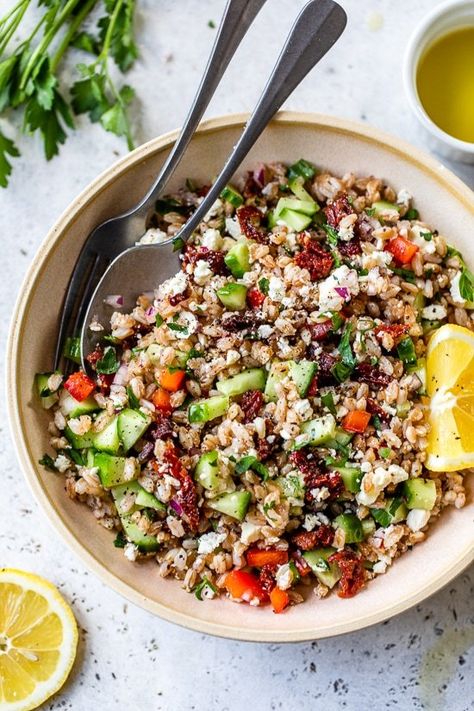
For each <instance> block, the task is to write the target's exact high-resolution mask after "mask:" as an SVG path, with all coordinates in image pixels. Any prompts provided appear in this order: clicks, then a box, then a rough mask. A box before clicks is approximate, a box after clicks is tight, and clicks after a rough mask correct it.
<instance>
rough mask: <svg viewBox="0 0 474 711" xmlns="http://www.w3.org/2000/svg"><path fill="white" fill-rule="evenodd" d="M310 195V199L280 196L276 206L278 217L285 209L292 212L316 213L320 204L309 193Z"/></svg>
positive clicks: (310, 214) (309, 214)
mask: <svg viewBox="0 0 474 711" xmlns="http://www.w3.org/2000/svg"><path fill="white" fill-rule="evenodd" d="M305 192H306V191H305ZM308 197H309V200H299V199H298V198H295V197H294V198H291V197H287V198H280V199H279V200H278V203H277V206H276V208H275V217H276V219H277V220H279V219H280V217H281V214H282V213H283V211H284V210H289V211H290V212H298V213H302V214H303V215H308V216H312V215H314V214H315V213H316V212H317V211H318V206H317V205H316V203H315V202H314V200H313V199H312V198H311V197H310V196H309V195H308Z"/></svg>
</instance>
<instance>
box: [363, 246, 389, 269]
mask: <svg viewBox="0 0 474 711" xmlns="http://www.w3.org/2000/svg"><path fill="white" fill-rule="evenodd" d="M392 259H393V255H392V254H391V253H390V252H383V251H380V250H377V249H376V250H374V251H373V252H369V253H368V254H363V255H362V256H361V266H362V269H373V268H374V267H382V269H383V268H384V267H386V266H387V264H390V262H391V261H392Z"/></svg>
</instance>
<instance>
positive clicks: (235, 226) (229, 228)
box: [225, 217, 242, 239]
mask: <svg viewBox="0 0 474 711" xmlns="http://www.w3.org/2000/svg"><path fill="white" fill-rule="evenodd" d="M225 229H226V232H228V233H229V234H230V236H231V237H233V238H234V239H239V237H242V233H241V230H240V225H239V223H238V221H237V218H235V217H234V218H233V217H226V218H225Z"/></svg>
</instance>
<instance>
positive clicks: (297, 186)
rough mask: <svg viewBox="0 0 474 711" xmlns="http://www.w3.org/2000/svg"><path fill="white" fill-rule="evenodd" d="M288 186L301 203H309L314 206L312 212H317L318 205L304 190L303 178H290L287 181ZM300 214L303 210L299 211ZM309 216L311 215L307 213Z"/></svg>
mask: <svg viewBox="0 0 474 711" xmlns="http://www.w3.org/2000/svg"><path fill="white" fill-rule="evenodd" d="M288 186H289V188H290V190H291V192H292V193H294V195H296V197H297V198H298V199H299V200H302V201H303V202H309V203H312V204H313V205H314V212H317V211H318V210H319V205H318V203H317V202H316V201H315V200H314V199H313V198H312V197H311V195H310V194H309V193H308V191H307V190H305V188H304V179H303V178H297V177H295V178H292V179H291V180H289V181H288ZM300 212H303V210H300ZM308 214H311V213H308ZM313 214H314V213H313Z"/></svg>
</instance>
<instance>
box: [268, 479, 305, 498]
mask: <svg viewBox="0 0 474 711" xmlns="http://www.w3.org/2000/svg"><path fill="white" fill-rule="evenodd" d="M275 483H276V484H278V486H279V487H280V489H281V491H282V494H283V496H284V497H285V498H286V499H297V500H304V495H305V485H304V476H303V474H301V473H300V472H298V473H290V474H286V476H279V477H277V479H275Z"/></svg>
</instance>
